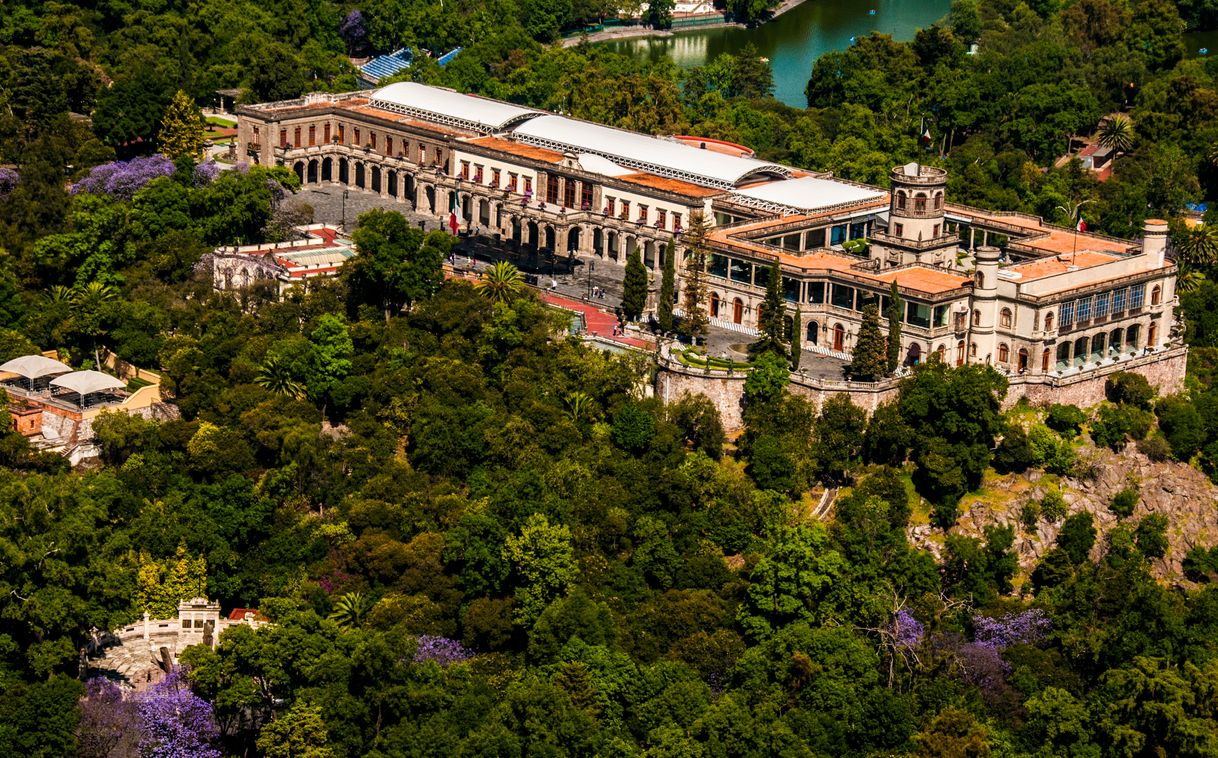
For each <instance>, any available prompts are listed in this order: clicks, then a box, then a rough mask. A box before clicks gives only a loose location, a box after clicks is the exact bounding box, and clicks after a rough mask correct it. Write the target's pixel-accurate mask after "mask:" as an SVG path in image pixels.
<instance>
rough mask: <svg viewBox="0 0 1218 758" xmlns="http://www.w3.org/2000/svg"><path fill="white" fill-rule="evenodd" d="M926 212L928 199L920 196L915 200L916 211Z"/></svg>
mask: <svg viewBox="0 0 1218 758" xmlns="http://www.w3.org/2000/svg"><path fill="white" fill-rule="evenodd" d="M925 210H926V198H924V197H922V196H918V197H915V198H914V211H925Z"/></svg>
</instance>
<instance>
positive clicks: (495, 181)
mask: <svg viewBox="0 0 1218 758" xmlns="http://www.w3.org/2000/svg"><path fill="white" fill-rule="evenodd" d="M499 177H500V174H499V169H497V168H493V169H491V184H492V185H493V186H494V187H495V189H499Z"/></svg>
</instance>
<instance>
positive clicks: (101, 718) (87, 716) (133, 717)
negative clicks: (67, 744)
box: [76, 677, 140, 758]
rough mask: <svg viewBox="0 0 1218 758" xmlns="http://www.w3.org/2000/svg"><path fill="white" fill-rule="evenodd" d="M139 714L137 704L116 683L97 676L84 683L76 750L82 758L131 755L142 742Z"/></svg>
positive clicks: (77, 727)
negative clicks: (137, 744) (126, 696)
mask: <svg viewBox="0 0 1218 758" xmlns="http://www.w3.org/2000/svg"><path fill="white" fill-rule="evenodd" d="M139 734H140V716H139V712H138V710H137V708H136V703H135V702H134V701H132V700H128V699H127V698H125V697H123V691H122V689H120V688H119V686H118V685H116V684H115V683H114V682H112V681H110V680H109V679H104V678H102V677H95V678H93V679H90V680H89V681H88V682H85V697H84V699H83V700H81V701H80V722H79V723H78V724H77V726H76V752H77V755H80V756H82V758H106V757H107V756H109V755H131V754H133V753H134V752H135V750H136V743H137V742H138V741H139Z"/></svg>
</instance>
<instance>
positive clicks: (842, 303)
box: [832, 284, 854, 310]
mask: <svg viewBox="0 0 1218 758" xmlns="http://www.w3.org/2000/svg"><path fill="white" fill-rule="evenodd" d="M832 303H833V305H835V306H837V307H838V308H845V309H847V310H850V309H852V308H854V287H846V286H844V285H841V284H835V285H833V300H832Z"/></svg>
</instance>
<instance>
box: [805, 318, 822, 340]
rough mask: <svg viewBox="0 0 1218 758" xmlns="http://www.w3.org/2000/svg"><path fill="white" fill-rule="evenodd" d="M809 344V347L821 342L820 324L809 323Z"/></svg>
mask: <svg viewBox="0 0 1218 758" xmlns="http://www.w3.org/2000/svg"><path fill="white" fill-rule="evenodd" d="M806 336H807V342H808V344H809V345H815V344H817V342H819V341H820V324H817V323H816V322H815V321H809V322H808V329H807V334H806Z"/></svg>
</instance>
